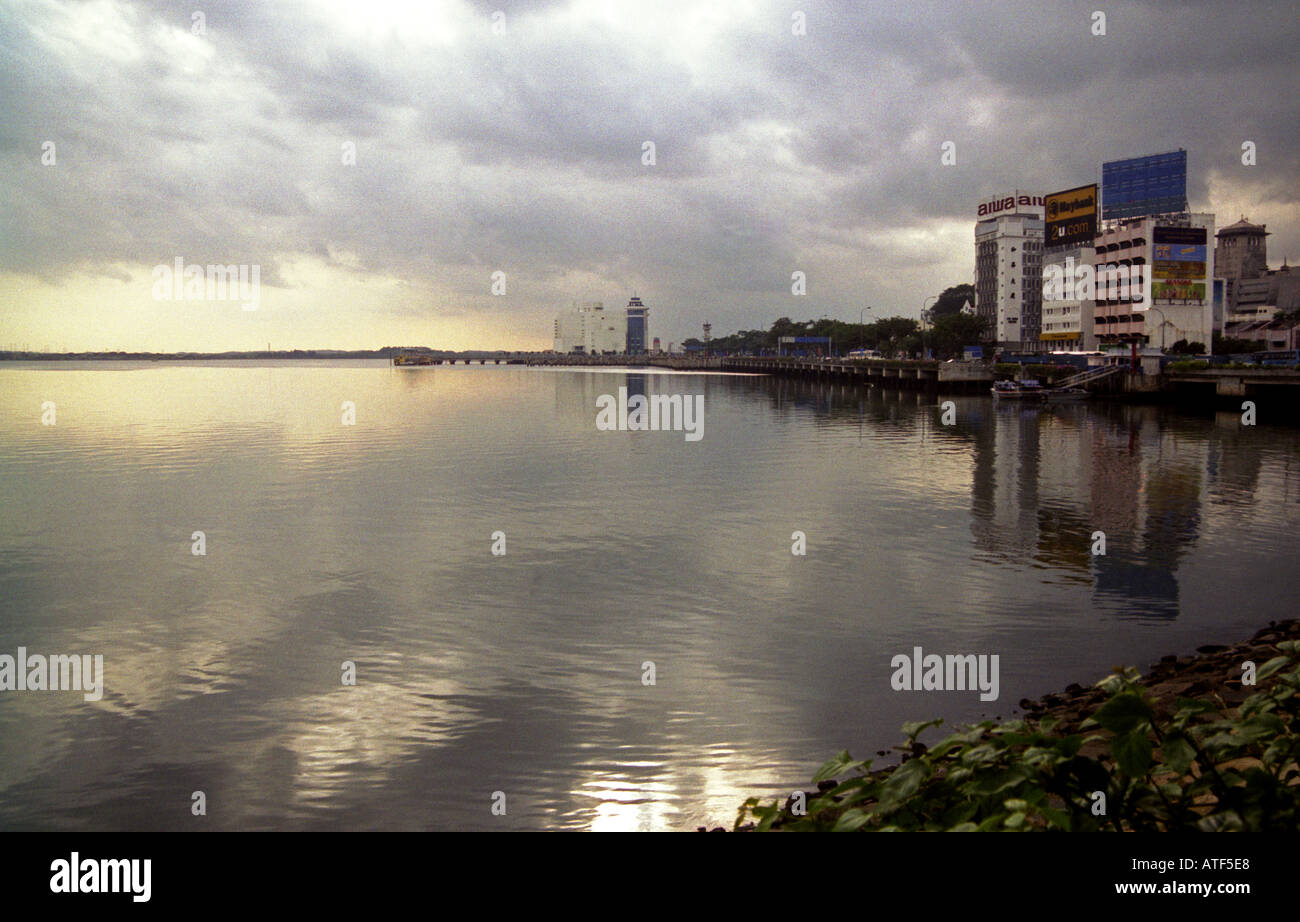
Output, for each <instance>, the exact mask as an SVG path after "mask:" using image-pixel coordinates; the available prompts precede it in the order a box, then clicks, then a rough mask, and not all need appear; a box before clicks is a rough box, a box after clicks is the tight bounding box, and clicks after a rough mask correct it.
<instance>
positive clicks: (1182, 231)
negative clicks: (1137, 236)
mask: <svg viewBox="0 0 1300 922" xmlns="http://www.w3.org/2000/svg"><path fill="white" fill-rule="evenodd" d="M1151 243H1152V246H1153V250H1154V252H1153V253H1152V259H1151V275H1152V277H1153V278H1157V279H1188V280H1191V279H1204V278H1205V260H1206V231H1205V228H1203V227H1156V228H1155V229H1154V230H1153V231H1152V234H1151ZM1200 297H1202V298H1204V297H1205V286H1204V285H1202V286H1201V294H1200Z"/></svg>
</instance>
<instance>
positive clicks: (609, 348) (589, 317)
mask: <svg viewBox="0 0 1300 922" xmlns="http://www.w3.org/2000/svg"><path fill="white" fill-rule="evenodd" d="M626 349H627V314H626V313H624V312H623V311H607V310H605V305H604V303H602V302H600V301H584V302H582V303H581V304H579V303H578V302H577V301H574V302H573V306H572V307H571V308H569V309H568V310H566V311H564V312H563V313H561V314H559V315H558V316H556V318H555V351H556V352H582V353H585V354H587V355H603V354H604V353H607V352H612V353H620V352H624V351H626Z"/></svg>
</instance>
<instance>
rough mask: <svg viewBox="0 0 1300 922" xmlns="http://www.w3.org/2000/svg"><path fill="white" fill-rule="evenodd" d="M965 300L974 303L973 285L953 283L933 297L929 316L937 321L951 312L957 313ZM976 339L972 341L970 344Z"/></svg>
mask: <svg viewBox="0 0 1300 922" xmlns="http://www.w3.org/2000/svg"><path fill="white" fill-rule="evenodd" d="M967 301H969V302H970V303H971V304H974V303H975V286H974V285H972V284H970V282H966V283H965V284H962V285H953V286H952V287H951V288H945V289H944V290H943V294H941V295H939V297H938V298H936V299H935V302H934V303H933V304H931V305H930V316H931V317H933V318H934V319H935V321H936V322H937V321H938V320H939V318H941V317H947V316H949V315H951V314H956V313H959V312H960V311H961V309H962V305H964V304H965V303H966V302H967ZM974 342H976V341H974V340H973V341H972V344H973V343H974Z"/></svg>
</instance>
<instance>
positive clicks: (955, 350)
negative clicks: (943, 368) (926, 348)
mask: <svg viewBox="0 0 1300 922" xmlns="http://www.w3.org/2000/svg"><path fill="white" fill-rule="evenodd" d="M987 338H988V321H987V320H986V319H985V318H983V317H980V316H978V315H977V314H963V313H960V312H958V313H956V314H949V315H948V316H946V317H940V318H939V319H938V320H936V321H935V322H934V329H932V330H930V334H929V339H930V348H931V349H933V350H934V354H935V356H936V357H937V358H960V357H961V354H962V347H963V346H974V345H976V344H978V343H981V342H984V341H985V339H987Z"/></svg>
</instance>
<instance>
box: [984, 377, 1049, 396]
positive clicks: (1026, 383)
mask: <svg viewBox="0 0 1300 922" xmlns="http://www.w3.org/2000/svg"><path fill="white" fill-rule="evenodd" d="M989 390H990V391H991V392H992V394H993V396H994V398H995V399H999V400H1042V399H1043V398H1044V397H1045V396H1046V392H1047V388H1045V387H1043V386H1042V385H1041V384H1039V383H1038V382H1037V381H1035V380H1033V379H1032V378H1027V379H1025V380H1023V381H994V382H993V386H992V387H991V388H989Z"/></svg>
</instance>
